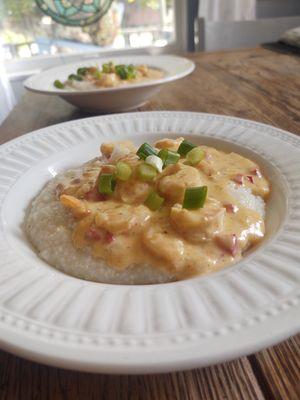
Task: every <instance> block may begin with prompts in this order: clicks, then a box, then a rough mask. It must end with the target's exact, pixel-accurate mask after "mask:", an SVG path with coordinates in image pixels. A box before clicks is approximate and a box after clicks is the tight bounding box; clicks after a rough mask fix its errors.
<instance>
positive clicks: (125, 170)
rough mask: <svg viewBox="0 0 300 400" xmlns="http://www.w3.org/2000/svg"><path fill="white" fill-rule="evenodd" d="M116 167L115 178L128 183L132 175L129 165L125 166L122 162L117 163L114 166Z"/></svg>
mask: <svg viewBox="0 0 300 400" xmlns="http://www.w3.org/2000/svg"><path fill="white" fill-rule="evenodd" d="M116 167H117V174H116V177H117V179H120V180H121V181H124V182H125V181H128V179H129V178H130V176H131V174H132V169H131V167H130V165H128V164H126V163H125V162H123V161H118V162H117V164H116Z"/></svg>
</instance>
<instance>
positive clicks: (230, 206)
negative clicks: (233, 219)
mask: <svg viewBox="0 0 300 400" xmlns="http://www.w3.org/2000/svg"><path fill="white" fill-rule="evenodd" d="M223 206H224V207H225V208H226V211H227V212H228V213H230V214H235V213H236V212H237V211H238V207H237V206H236V205H234V204H231V203H226V204H223Z"/></svg>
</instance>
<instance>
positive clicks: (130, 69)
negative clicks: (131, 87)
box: [115, 64, 136, 80]
mask: <svg viewBox="0 0 300 400" xmlns="http://www.w3.org/2000/svg"><path fill="white" fill-rule="evenodd" d="M115 72H116V74H117V75H119V77H120V78H121V79H123V80H126V79H134V78H135V77H136V68H135V66H134V65H132V64H130V65H124V64H122V65H116V66H115Z"/></svg>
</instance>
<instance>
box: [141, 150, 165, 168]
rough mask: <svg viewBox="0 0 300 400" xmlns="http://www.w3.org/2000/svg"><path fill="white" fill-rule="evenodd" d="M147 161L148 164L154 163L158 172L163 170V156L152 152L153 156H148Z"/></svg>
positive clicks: (153, 165)
mask: <svg viewBox="0 0 300 400" xmlns="http://www.w3.org/2000/svg"><path fill="white" fill-rule="evenodd" d="M145 163H146V164H148V165H152V167H154V168H155V169H156V171H157V172H162V169H163V162H162V159H161V158H159V157H157V156H155V155H153V154H152V155H151V156H148V157H147V158H146V160H145Z"/></svg>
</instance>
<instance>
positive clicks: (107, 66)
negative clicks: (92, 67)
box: [102, 61, 114, 74]
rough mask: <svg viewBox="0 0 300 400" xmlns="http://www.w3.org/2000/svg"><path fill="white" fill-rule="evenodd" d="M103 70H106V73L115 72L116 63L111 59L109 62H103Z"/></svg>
mask: <svg viewBox="0 0 300 400" xmlns="http://www.w3.org/2000/svg"><path fill="white" fill-rule="evenodd" d="M102 72H104V73H105V74H110V73H111V72H114V63H113V62H111V61H110V62H109V63H106V64H103V65H102Z"/></svg>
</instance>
